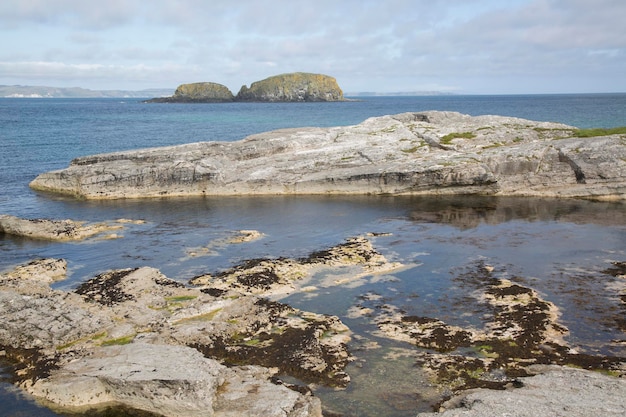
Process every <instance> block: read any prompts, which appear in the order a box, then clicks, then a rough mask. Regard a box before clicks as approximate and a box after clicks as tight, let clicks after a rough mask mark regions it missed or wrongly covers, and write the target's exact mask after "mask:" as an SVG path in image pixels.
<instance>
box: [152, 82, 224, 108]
mask: <svg viewBox="0 0 626 417" xmlns="http://www.w3.org/2000/svg"><path fill="white" fill-rule="evenodd" d="M234 99H235V96H233V93H232V92H231V91H230V90H229V89H228V87H226V86H224V85H222V84H217V83H211V82H201V83H191V84H181V85H179V86H178V88H176V91H175V92H174V95H173V96H171V97H156V98H152V99H150V100H146V101H145V102H146V103H227V102H230V101H233V100H234Z"/></svg>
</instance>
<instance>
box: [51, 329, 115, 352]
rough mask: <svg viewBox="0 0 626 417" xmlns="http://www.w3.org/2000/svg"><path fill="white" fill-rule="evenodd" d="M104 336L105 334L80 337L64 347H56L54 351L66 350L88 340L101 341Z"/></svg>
mask: <svg viewBox="0 0 626 417" xmlns="http://www.w3.org/2000/svg"><path fill="white" fill-rule="evenodd" d="M106 335H107V332H100V333H96V334H94V335H93V336H88V337H82V338H80V339H76V340H73V341H71V342H68V343H65V344H64V345H59V346H57V347H56V350H65V349H67V348H70V347H72V346H75V345H77V344H79V343H82V342H86V341H88V340H98V339H102V338H103V337H105V336H106Z"/></svg>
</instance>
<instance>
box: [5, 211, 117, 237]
mask: <svg viewBox="0 0 626 417" xmlns="http://www.w3.org/2000/svg"><path fill="white" fill-rule="evenodd" d="M122 222H124V221H123V220H120V221H119V222H118V224H114V223H112V222H111V223H94V224H87V223H85V222H77V221H74V220H69V219H65V220H50V219H22V218H19V217H16V216H10V215H8V214H3V215H0V233H6V234H9V235H16V236H23V237H28V238H31V239H41V240H59V241H65V240H68V241H69V240H82V239H86V238H88V237H92V236H95V235H99V234H102V233H105V232H112V231H114V230H120V229H123V226H122V224H120V223H122ZM109 237H111V238H114V237H117V235H115V234H109Z"/></svg>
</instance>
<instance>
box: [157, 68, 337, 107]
mask: <svg viewBox="0 0 626 417" xmlns="http://www.w3.org/2000/svg"><path fill="white" fill-rule="evenodd" d="M343 100H344V98H343V92H342V91H341V88H339V85H338V84H337V80H335V79H334V78H333V77H330V76H328V75H323V74H310V73H305V72H296V73H290V74H280V75H275V76H273V77H269V78H266V79H264V80H261V81H256V82H253V83H252V84H251V85H250V87H249V88H248V87H247V86H245V85H244V86H242V87H241V89H240V90H239V93H238V94H237V95H236V96H235V95H233V93H232V92H231V91H230V90H229V89H228V87H226V86H224V85H222V84H218V83H213V82H200V83H191V84H181V85H179V86H178V88H177V89H176V91H175V92H174V95H173V96H171V97H157V98H153V99H150V100H146V101H145V102H146V103H227V102H232V101H260V102H304V101H343Z"/></svg>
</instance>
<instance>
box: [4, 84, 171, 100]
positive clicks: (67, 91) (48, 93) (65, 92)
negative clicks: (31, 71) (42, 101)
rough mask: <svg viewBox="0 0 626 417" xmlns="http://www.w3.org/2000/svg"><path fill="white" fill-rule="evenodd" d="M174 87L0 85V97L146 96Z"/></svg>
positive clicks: (169, 94) (169, 91) (158, 93)
mask: <svg viewBox="0 0 626 417" xmlns="http://www.w3.org/2000/svg"><path fill="white" fill-rule="evenodd" d="M173 93H174V89H165V88H151V89H146V90H138V91H129V90H89V89H87V88H80V87H45V86H30V85H0V97H15V98H106V97H111V98H146V97H164V96H171V95H172V94H173Z"/></svg>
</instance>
